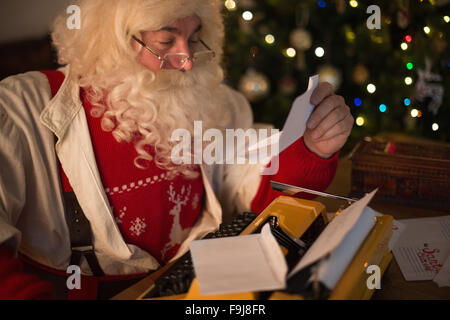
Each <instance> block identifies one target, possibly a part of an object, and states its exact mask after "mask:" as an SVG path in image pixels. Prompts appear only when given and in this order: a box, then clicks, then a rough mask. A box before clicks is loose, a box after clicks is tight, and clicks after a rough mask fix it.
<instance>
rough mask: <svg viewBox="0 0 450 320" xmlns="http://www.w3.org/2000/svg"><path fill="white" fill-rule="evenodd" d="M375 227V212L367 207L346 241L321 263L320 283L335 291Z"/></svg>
mask: <svg viewBox="0 0 450 320" xmlns="http://www.w3.org/2000/svg"><path fill="white" fill-rule="evenodd" d="M337 218H339V216H338V217H337ZM374 225H375V212H374V211H373V210H372V209H371V208H369V207H365V208H364V209H363V212H362V214H361V216H360V218H359V219H358V221H357V222H356V224H355V225H354V226H353V228H352V229H351V230H350V231H349V232H348V233H347V235H346V236H345V238H344V240H343V241H342V242H341V243H340V244H339V246H338V247H337V248H336V249H334V250H333V252H332V253H331V256H330V257H329V258H327V259H325V260H323V261H322V262H321V263H320V265H319V268H318V271H317V272H318V274H317V279H318V280H319V282H321V283H322V284H324V285H325V286H326V287H327V288H328V289H330V290H332V289H334V287H335V285H336V283H337V282H338V281H339V279H340V278H341V276H342V274H343V273H344V272H345V270H346V269H347V266H348V265H349V264H350V262H351V261H352V258H353V257H354V256H355V254H356V252H357V251H358V249H359V248H360V246H361V244H362V243H363V241H364V239H365V238H366V237H367V235H368V234H369V232H370V230H372V228H373V226H374Z"/></svg>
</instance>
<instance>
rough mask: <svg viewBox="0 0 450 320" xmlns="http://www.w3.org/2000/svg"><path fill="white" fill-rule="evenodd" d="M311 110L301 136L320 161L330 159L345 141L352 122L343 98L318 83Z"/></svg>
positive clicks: (328, 85) (326, 85) (331, 88)
mask: <svg viewBox="0 0 450 320" xmlns="http://www.w3.org/2000/svg"><path fill="white" fill-rule="evenodd" d="M311 104H312V105H314V106H315V107H314V110H313V112H312V114H311V116H310V118H309V120H308V123H307V129H306V131H305V133H304V135H303V140H304V142H305V144H306V146H307V147H308V148H309V150H311V151H312V152H314V153H315V154H317V155H318V156H320V157H322V158H329V157H331V156H332V155H333V154H335V153H336V152H337V151H339V150H340V149H341V148H342V146H343V145H344V144H345V142H346V141H347V138H348V136H349V135H350V132H351V130H352V127H353V123H354V119H353V117H352V115H351V113H350V108H349V107H348V106H347V105H346V103H345V100H344V98H343V97H341V96H338V95H335V94H334V93H333V87H332V86H331V85H330V84H329V83H326V82H322V83H320V84H319V85H318V86H317V88H316V89H315V90H314V92H313V94H312V96H311Z"/></svg>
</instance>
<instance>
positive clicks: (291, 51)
mask: <svg viewBox="0 0 450 320" xmlns="http://www.w3.org/2000/svg"><path fill="white" fill-rule="evenodd" d="M296 54H297V51H295V49H294V48H287V49H286V55H287V56H288V57H289V58H294V57H295V55H296Z"/></svg>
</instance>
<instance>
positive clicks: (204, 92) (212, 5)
mask: <svg viewBox="0 0 450 320" xmlns="http://www.w3.org/2000/svg"><path fill="white" fill-rule="evenodd" d="M221 4H222V2H221V1H219V0H80V1H79V2H78V5H79V7H80V9H81V29H79V30H70V29H69V28H67V27H66V19H67V15H66V14H65V13H62V14H61V15H59V16H58V17H57V18H56V20H55V22H54V24H53V30H52V39H53V43H54V45H55V47H56V49H57V52H58V59H59V63H61V64H68V65H69V66H70V73H69V75H68V76H69V77H71V78H72V79H73V80H75V81H77V82H78V83H79V85H80V87H83V88H86V89H87V91H88V98H89V101H90V102H91V103H92V104H93V105H94V108H93V109H92V111H91V114H92V116H94V117H99V118H100V117H101V118H102V121H101V124H102V128H103V130H105V131H111V132H112V134H113V136H114V138H115V139H116V140H117V141H118V142H133V143H134V146H135V148H136V151H137V153H138V156H137V158H136V159H135V161H134V163H135V165H136V166H137V167H139V168H145V167H146V166H145V165H144V164H143V163H145V161H152V160H154V161H155V164H156V165H157V166H158V167H159V168H162V169H166V170H168V171H169V175H172V176H174V175H175V174H177V173H182V174H184V175H185V176H186V177H188V178H192V177H195V176H197V175H198V173H196V171H195V168H194V167H192V166H189V165H175V164H173V162H172V161H171V157H170V156H171V150H172V148H173V146H174V144H175V143H176V142H172V141H170V138H171V133H172V132H173V131H174V130H175V129H178V128H183V129H187V130H189V131H190V132H193V122H194V121H195V120H202V121H203V125H204V127H213V126H215V127H218V128H221V124H224V123H225V122H226V120H227V117H228V115H227V112H226V111H225V110H226V108H225V106H224V103H223V101H224V99H223V96H222V94H221V92H222V91H223V90H221V87H220V83H221V81H222V80H223V70H222V68H221V67H220V61H221V57H222V45H223V38H224V28H223V21H222V16H221V13H220V11H221V10H220V8H221ZM193 14H196V15H197V16H198V17H199V18H200V19H201V21H202V29H201V31H200V37H201V38H202V40H204V41H205V42H206V43H207V44H208V45H209V47H210V48H211V49H212V50H214V51H215V53H216V57H215V59H214V61H213V62H212V63H210V64H208V65H205V66H196V67H195V68H193V69H192V70H190V71H188V72H179V71H173V70H161V71H159V72H158V73H157V74H155V73H154V72H152V71H150V70H148V69H146V68H145V67H144V66H142V65H141V64H140V63H139V62H138V59H137V57H138V54H139V52H137V51H135V50H133V48H132V46H131V41H132V40H131V39H132V38H131V37H132V36H133V35H138V34H139V33H140V32H142V31H147V30H159V29H161V28H163V27H165V26H167V25H170V24H171V23H173V22H174V21H175V20H177V19H180V18H184V17H187V16H191V15H193ZM219 119H221V120H222V121H219ZM112 156H113V155H112ZM142 160H144V161H142Z"/></svg>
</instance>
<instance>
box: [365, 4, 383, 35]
mask: <svg viewBox="0 0 450 320" xmlns="http://www.w3.org/2000/svg"><path fill="white" fill-rule="evenodd" d="M366 12H367V13H368V14H371V13H372V15H371V16H370V17H369V18H368V19H367V28H369V29H370V30H373V29H381V9H380V7H379V6H377V5H375V4H373V5H371V6H369V7H368V8H367V11H366Z"/></svg>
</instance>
